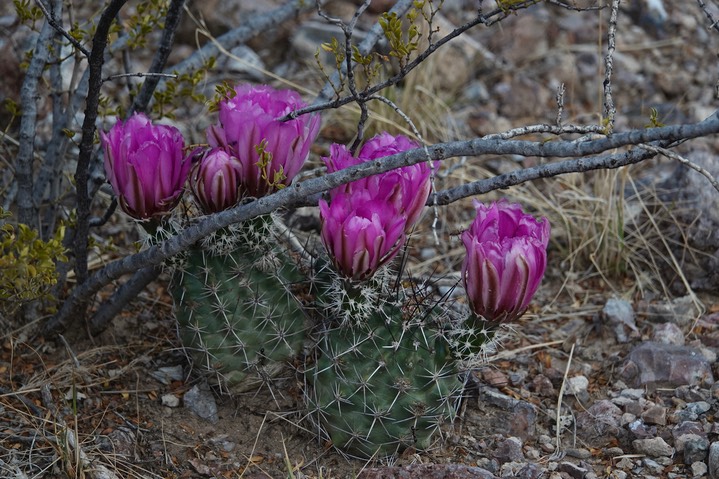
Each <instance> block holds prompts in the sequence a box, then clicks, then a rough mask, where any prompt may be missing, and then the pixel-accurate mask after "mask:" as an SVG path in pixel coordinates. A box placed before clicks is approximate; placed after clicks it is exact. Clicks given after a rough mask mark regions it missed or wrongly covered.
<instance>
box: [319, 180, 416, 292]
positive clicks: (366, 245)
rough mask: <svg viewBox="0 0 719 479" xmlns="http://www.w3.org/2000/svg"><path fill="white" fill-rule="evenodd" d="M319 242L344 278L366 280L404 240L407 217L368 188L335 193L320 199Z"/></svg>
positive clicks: (397, 249) (396, 251) (393, 254)
mask: <svg viewBox="0 0 719 479" xmlns="http://www.w3.org/2000/svg"><path fill="white" fill-rule="evenodd" d="M320 217H321V218H322V232H321V237H322V242H323V243H324V245H325V248H326V249H327V252H328V253H329V255H330V257H331V258H332V261H333V262H334V265H335V267H336V268H337V270H338V271H339V272H340V273H342V274H343V275H344V276H345V277H346V278H349V279H353V280H365V279H368V278H370V277H371V276H372V275H373V274H374V273H375V271H377V269H378V268H379V267H380V266H382V265H383V264H385V263H387V262H388V261H390V260H391V259H392V258H394V257H395V256H396V255H397V253H398V252H399V249H400V247H401V246H402V244H403V243H404V239H405V234H404V228H405V224H406V218H405V217H404V215H401V214H398V212H397V211H396V210H395V208H394V205H392V204H391V203H387V202H385V201H383V200H382V199H376V198H372V197H371V195H370V194H369V192H366V191H354V192H351V193H337V194H336V195H335V196H334V198H332V203H331V204H329V205H328V204H327V202H326V201H325V200H320Z"/></svg>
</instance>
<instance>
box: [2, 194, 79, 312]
mask: <svg viewBox="0 0 719 479" xmlns="http://www.w3.org/2000/svg"><path fill="white" fill-rule="evenodd" d="M9 216H10V214H9V213H8V212H6V211H5V210H3V209H2V208H0V220H2V221H5V220H6V219H7V218H8V217H9ZM63 235H64V227H60V228H58V230H57V231H56V232H55V235H54V237H53V238H51V239H50V240H48V241H42V240H41V239H39V237H38V236H39V235H38V232H37V231H35V230H33V229H31V228H30V227H29V226H27V225H25V224H18V225H16V226H14V225H12V224H11V223H7V222H3V223H2V224H0V315H2V316H5V317H11V316H12V315H13V314H15V313H16V312H17V311H18V309H19V308H20V306H22V305H23V304H25V303H27V302H30V301H34V300H50V299H52V296H51V294H50V288H51V287H52V286H53V285H55V284H56V283H57V271H56V268H55V263H56V261H67V258H66V257H65V248H64V247H63V245H62V237H63Z"/></svg>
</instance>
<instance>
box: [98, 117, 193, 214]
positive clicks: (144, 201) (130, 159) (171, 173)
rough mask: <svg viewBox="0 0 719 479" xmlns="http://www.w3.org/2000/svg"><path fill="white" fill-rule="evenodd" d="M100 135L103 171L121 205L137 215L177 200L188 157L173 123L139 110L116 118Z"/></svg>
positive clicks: (168, 206)
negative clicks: (124, 118)
mask: <svg viewBox="0 0 719 479" xmlns="http://www.w3.org/2000/svg"><path fill="white" fill-rule="evenodd" d="M100 138H101V139H102V145H103V148H104V151H105V175H106V176H107V180H108V181H109V182H110V184H111V185H112V189H113V190H114V191H115V194H116V195H117V198H118V202H119V204H120V207H121V208H122V209H123V211H125V213H127V214H128V215H130V216H132V217H133V218H136V219H148V218H151V217H153V216H156V215H161V214H163V213H167V212H168V211H170V210H172V209H173V208H174V207H175V206H177V203H178V202H179V201H180V197H181V196H182V193H183V187H184V184H185V180H186V179H187V175H188V173H189V172H190V167H191V166H192V162H191V159H190V158H189V157H188V156H186V155H185V154H184V152H183V148H184V146H185V141H184V139H183V138H182V134H181V133H180V131H179V130H178V129H177V128H175V127H172V126H167V125H153V124H152V122H151V121H150V120H149V118H147V116H145V115H144V114H142V113H135V114H134V115H132V116H131V117H130V118H129V119H128V120H127V121H125V122H123V121H122V120H118V121H117V123H115V125H114V126H113V127H112V128H111V129H110V131H108V132H107V133H105V132H103V131H101V132H100Z"/></svg>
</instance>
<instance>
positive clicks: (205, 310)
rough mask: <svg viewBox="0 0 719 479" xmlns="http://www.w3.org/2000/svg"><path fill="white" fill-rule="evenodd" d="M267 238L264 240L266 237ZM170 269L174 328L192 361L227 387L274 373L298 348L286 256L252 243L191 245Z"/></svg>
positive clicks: (238, 387) (300, 338)
mask: <svg viewBox="0 0 719 479" xmlns="http://www.w3.org/2000/svg"><path fill="white" fill-rule="evenodd" d="M265 241H268V240H267V239H266V238H265ZM183 263H184V264H183V266H182V267H181V268H179V269H177V270H176V271H175V274H174V278H173V282H172V295H173V298H174V301H175V314H176V317H177V320H178V323H179V333H180V338H181V340H182V343H183V346H184V347H185V350H186V351H187V352H188V353H189V355H190V356H191V358H192V360H193V363H194V366H195V367H196V368H200V369H202V370H204V371H206V372H207V373H208V374H210V375H213V376H215V377H217V378H218V379H219V382H220V383H221V385H222V386H223V388H224V389H225V390H226V391H228V392H230V393H233V394H236V393H240V392H244V391H248V390H251V389H254V388H257V387H258V386H260V385H261V384H263V383H265V382H267V381H269V380H270V379H271V378H273V377H276V376H277V375H278V374H279V373H280V372H281V371H282V370H283V369H284V368H285V367H286V365H287V362H288V361H289V360H291V359H292V358H294V357H295V355H296V354H297V353H298V352H299V351H300V350H301V348H302V346H303V343H304V338H305V329H306V324H305V315H304V313H303V310H302V307H301V304H300V303H299V301H298V300H297V297H296V294H300V292H301V290H302V284H301V279H302V277H301V275H300V273H299V271H298V270H297V268H296V266H295V265H294V263H293V262H292V261H291V260H290V259H289V258H282V257H280V256H278V255H275V254H273V253H272V252H268V251H260V250H258V249H257V248H256V247H252V246H244V247H243V246H238V247H236V248H235V249H234V250H232V251H231V252H227V251H215V252H210V251H208V250H204V249H202V250H194V251H192V252H189V253H188V254H187V255H186V257H185V259H184V262H183Z"/></svg>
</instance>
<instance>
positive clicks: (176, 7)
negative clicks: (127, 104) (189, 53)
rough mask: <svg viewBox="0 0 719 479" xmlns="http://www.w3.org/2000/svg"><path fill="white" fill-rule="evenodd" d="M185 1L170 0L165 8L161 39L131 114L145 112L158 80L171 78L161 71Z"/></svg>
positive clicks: (168, 53) (173, 38)
mask: <svg viewBox="0 0 719 479" xmlns="http://www.w3.org/2000/svg"><path fill="white" fill-rule="evenodd" d="M186 1H187V0H172V1H171V2H170V6H169V7H168V8H167V15H165V28H164V30H163V31H162V39H161V40H160V44H159V46H158V47H157V51H156V52H155V56H154V57H153V59H152V65H150V70H149V73H147V74H145V76H147V77H148V78H147V80H145V81H144V82H143V84H142V88H141V89H140V93H139V94H138V95H137V97H135V100H134V101H133V102H132V108H131V109H130V110H131V112H134V111H145V110H147V105H149V104H150V100H151V99H152V94H153V93H154V91H155V89H156V88H157V85H158V83H159V82H160V79H162V78H163V77H167V76H170V77H172V76H173V75H168V74H163V73H162V70H163V69H164V68H165V64H167V59H168V57H169V56H170V52H171V51H172V45H173V43H174V42H175V32H176V31H177V27H178V26H179V25H180V19H181V18H182V10H183V8H184V7H185V2H186ZM174 76H176V75H174Z"/></svg>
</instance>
